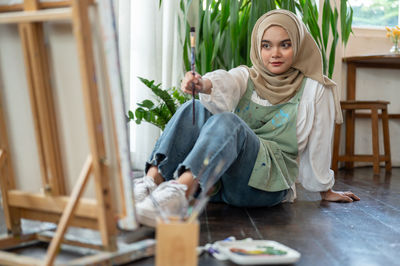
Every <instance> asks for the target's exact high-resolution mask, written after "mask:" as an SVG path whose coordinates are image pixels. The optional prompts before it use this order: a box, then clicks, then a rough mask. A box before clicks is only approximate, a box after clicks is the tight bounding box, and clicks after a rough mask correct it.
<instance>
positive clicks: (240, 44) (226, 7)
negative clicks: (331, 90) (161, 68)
mask: <svg viewBox="0 0 400 266" xmlns="http://www.w3.org/2000/svg"><path fill="white" fill-rule="evenodd" d="M191 3H192V0H181V9H182V11H183V12H184V14H185V16H184V20H185V23H186V27H185V28H186V32H185V41H184V52H183V58H184V64H185V67H186V69H190V57H189V55H190V38H189V29H190V26H195V27H196V47H197V49H196V59H197V60H196V69H197V71H198V72H199V73H200V74H204V73H206V72H209V71H212V70H215V69H221V68H222V69H230V68H233V67H236V66H239V65H251V61H250V38H251V31H252V29H253V26H254V24H255V22H256V21H257V19H258V18H259V17H260V16H261V15H262V14H264V13H266V12H268V11H270V10H272V9H276V8H282V9H287V10H290V11H292V12H294V13H297V14H298V15H300V16H301V17H302V19H303V22H304V23H305V24H306V26H307V27H308V29H309V31H310V32H311V34H312V36H313V38H314V39H315V41H316V43H317V45H318V46H319V48H320V50H321V53H322V57H323V66H324V73H325V74H326V75H328V76H329V77H332V74H333V69H334V64H335V51H336V46H337V43H338V40H339V34H338V28H337V21H338V17H339V14H340V15H341V16H340V17H341V27H340V31H341V35H342V42H343V44H344V45H346V43H347V40H348V38H349V35H350V33H351V23H352V17H353V11H352V9H351V7H350V6H349V5H347V0H341V1H340V12H339V11H338V9H337V7H336V6H335V7H331V4H330V1H329V0H324V4H323V8H322V10H323V12H322V17H321V21H322V23H321V26H320V25H319V23H318V20H319V12H318V8H317V5H316V3H315V1H314V0H263V1H255V0H200V8H199V10H198V18H199V21H198V24H197V25H189V23H188V21H189V20H190V19H189V18H188V10H189V7H190V5H191ZM329 38H331V40H332V41H331V42H329V41H328V40H329ZM328 53H329V54H328Z"/></svg>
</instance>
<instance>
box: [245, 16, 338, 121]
mask: <svg viewBox="0 0 400 266" xmlns="http://www.w3.org/2000/svg"><path fill="white" fill-rule="evenodd" d="M272 25H277V26H281V27H283V28H284V29H285V30H286V31H287V33H288V35H289V38H290V40H291V41H292V47H293V52H294V53H293V54H294V55H293V56H294V58H293V64H292V67H291V68H290V69H289V70H288V71H286V72H285V73H282V74H279V75H275V74H273V73H271V72H269V71H268V70H267V69H266V68H265V67H264V64H263V61H262V59H261V55H260V52H261V39H262V36H263V35H264V32H265V30H266V29H268V28H269V27H270V26H272ZM250 59H251V62H252V63H253V66H252V67H251V68H248V70H249V73H250V78H251V80H252V81H253V83H254V86H255V90H256V92H257V94H258V95H259V96H260V97H261V98H263V99H267V100H268V101H269V102H270V103H272V104H279V103H284V102H287V101H288V100H290V99H291V98H292V97H293V96H294V95H295V94H296V92H297V91H298V90H299V89H300V86H301V82H302V80H303V78H304V77H309V78H311V79H313V80H316V81H318V82H319V83H321V84H323V85H324V86H325V87H327V88H330V89H332V92H333V96H334V101H335V111H336V114H335V121H336V123H338V124H340V123H342V122H343V117H342V111H341V108H340V98H339V92H338V88H337V86H336V84H335V83H334V82H333V81H332V80H330V79H329V78H328V77H326V76H324V75H323V72H322V57H321V52H320V50H319V48H318V46H317V44H316V43H315V41H314V39H313V38H312V36H311V34H310V33H309V32H308V30H307V28H306V26H305V25H304V23H303V22H302V21H301V20H300V19H299V18H298V17H297V16H296V15H295V14H293V13H292V12H290V11H287V10H282V9H276V10H272V11H270V12H268V13H266V14H264V15H263V16H261V17H260V18H259V19H258V20H257V22H256V24H255V25H254V28H253V32H252V34H251V50H250Z"/></svg>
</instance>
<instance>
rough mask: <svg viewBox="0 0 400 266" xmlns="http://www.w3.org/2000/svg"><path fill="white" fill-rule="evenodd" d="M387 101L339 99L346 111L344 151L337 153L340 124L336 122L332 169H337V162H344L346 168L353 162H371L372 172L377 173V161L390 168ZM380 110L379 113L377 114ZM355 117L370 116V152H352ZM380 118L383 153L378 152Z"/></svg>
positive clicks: (388, 169) (389, 169)
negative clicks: (363, 111)
mask: <svg viewBox="0 0 400 266" xmlns="http://www.w3.org/2000/svg"><path fill="white" fill-rule="evenodd" d="M389 103H390V102H387V101H341V102H340V105H341V107H342V110H344V111H346V112H347V113H346V119H347V120H349V121H346V125H347V126H346V151H345V154H344V155H339V146H340V132H341V125H339V124H336V126H335V134H334V141H333V156H332V170H334V171H335V172H336V171H337V169H338V163H339V162H346V165H345V167H346V168H353V166H354V162H372V163H373V170H374V174H379V163H380V162H385V168H386V171H388V172H390V171H391V170H392V163H391V155H390V139H389V116H388V112H387V106H388V104H389ZM356 110H370V113H356ZM378 110H381V114H378ZM355 118H371V127H372V154H354V122H355ZM379 118H381V119H382V129H383V144H384V151H385V154H384V155H380V153H379V132H378V129H379V125H378V120H379Z"/></svg>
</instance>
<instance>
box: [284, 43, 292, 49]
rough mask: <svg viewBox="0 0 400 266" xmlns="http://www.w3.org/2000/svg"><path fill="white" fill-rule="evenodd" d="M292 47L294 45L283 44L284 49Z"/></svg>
mask: <svg viewBox="0 0 400 266" xmlns="http://www.w3.org/2000/svg"><path fill="white" fill-rule="evenodd" d="M291 46H292V44H291V43H290V42H285V43H282V47H283V48H289V47H291Z"/></svg>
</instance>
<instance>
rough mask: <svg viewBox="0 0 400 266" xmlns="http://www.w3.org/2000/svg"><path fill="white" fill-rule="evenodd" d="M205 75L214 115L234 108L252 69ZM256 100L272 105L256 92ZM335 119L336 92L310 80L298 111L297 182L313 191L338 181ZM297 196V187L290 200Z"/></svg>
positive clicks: (205, 98) (205, 97) (204, 96)
mask: <svg viewBox="0 0 400 266" xmlns="http://www.w3.org/2000/svg"><path fill="white" fill-rule="evenodd" d="M203 78H207V79H209V80H211V82H212V92H211V94H210V95H208V94H200V95H199V96H200V101H201V102H202V103H203V105H204V106H205V107H206V108H207V109H208V110H209V111H210V112H211V113H213V114H215V113H220V112H224V111H230V112H231V111H233V110H234V109H235V107H236V105H237V104H238V103H239V100H240V99H241V97H242V96H243V95H244V93H245V92H246V89H247V81H248V79H249V72H248V70H247V69H246V68H245V67H237V68H234V69H231V70H230V71H225V70H216V71H214V72H210V73H207V74H206V75H204V77H203ZM251 99H252V101H254V102H256V103H257V104H260V105H264V106H268V105H271V103H269V102H268V100H264V99H261V98H260V97H258V95H257V93H256V92H255V91H254V92H253V95H252V98H251ZM334 119H335V105H334V101H333V94H332V91H331V90H330V89H326V88H325V87H324V86H323V85H322V84H320V83H319V82H317V81H315V80H312V79H308V80H307V82H306V84H305V87H304V91H303V96H302V98H301V100H300V104H299V109H298V113H297V141H298V149H299V176H298V179H297V181H298V182H300V183H301V184H302V185H303V187H304V188H305V189H307V190H309V191H315V192H319V191H326V190H328V189H330V188H332V187H333V184H334V182H335V180H334V173H333V171H332V170H331V169H330V165H331V155H332V150H331V140H332V134H333V127H334ZM295 198H296V192H295V186H294V185H293V186H292V191H291V193H289V195H288V197H287V200H289V201H293V200H294V199H295Z"/></svg>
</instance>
